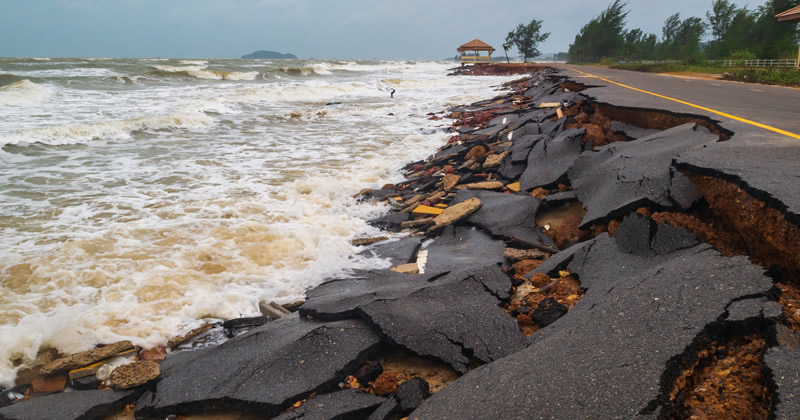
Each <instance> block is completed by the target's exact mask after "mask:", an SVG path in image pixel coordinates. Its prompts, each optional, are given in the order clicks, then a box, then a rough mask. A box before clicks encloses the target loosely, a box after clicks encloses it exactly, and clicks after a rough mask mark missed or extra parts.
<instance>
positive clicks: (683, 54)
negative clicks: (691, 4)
mask: <svg viewBox="0 0 800 420" xmlns="http://www.w3.org/2000/svg"><path fill="white" fill-rule="evenodd" d="M705 31H706V28H705V25H704V24H703V21H702V19H700V18H698V17H690V18H686V19H684V20H681V15H680V13H675V14H674V15H672V16H670V17H668V18H667V20H666V21H664V28H663V29H662V32H663V36H664V38H663V41H662V42H661V45H660V56H661V57H662V58H664V59H672V60H676V59H678V60H693V61H698V60H702V57H701V50H700V38H701V37H702V36H703V34H704V33H705Z"/></svg>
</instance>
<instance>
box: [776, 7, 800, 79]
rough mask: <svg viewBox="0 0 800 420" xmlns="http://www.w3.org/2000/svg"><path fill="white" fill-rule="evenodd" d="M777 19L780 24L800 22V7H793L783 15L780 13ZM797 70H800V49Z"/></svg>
mask: <svg viewBox="0 0 800 420" xmlns="http://www.w3.org/2000/svg"><path fill="white" fill-rule="evenodd" d="M775 17H776V18H778V22H791V21H794V20H800V6H797V7H792V8H791V9H789V10H787V11H785V12H783V13H778V14H777V15H775ZM797 68H798V69H800V49H798V50H797Z"/></svg>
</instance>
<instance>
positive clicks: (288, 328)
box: [136, 314, 380, 417]
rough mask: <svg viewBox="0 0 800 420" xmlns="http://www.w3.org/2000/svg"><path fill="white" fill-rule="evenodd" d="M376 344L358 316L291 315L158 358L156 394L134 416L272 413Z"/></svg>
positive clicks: (348, 367) (327, 382)
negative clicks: (336, 318)
mask: <svg viewBox="0 0 800 420" xmlns="http://www.w3.org/2000/svg"><path fill="white" fill-rule="evenodd" d="M379 341H380V340H379V337H378V336H377V334H375V333H374V332H373V331H372V329H371V328H370V327H369V326H367V325H366V324H365V323H363V322H361V321H358V320H345V321H337V322H317V321H309V320H306V319H301V318H299V317H298V315H297V314H292V315H290V316H288V317H286V318H282V319H279V320H277V321H273V322H270V323H267V324H265V325H263V326H261V327H258V328H256V329H254V330H252V331H250V332H248V333H245V334H242V335H239V336H236V337H234V338H232V339H231V340H229V341H226V342H225V343H223V344H221V345H219V346H216V347H211V348H208V349H205V350H199V351H193V352H185V353H183V356H181V357H179V358H177V359H176V360H175V361H173V362H170V359H172V358H173V355H171V356H170V357H168V358H167V359H166V360H165V361H164V364H167V365H168V366H166V367H164V369H163V376H164V379H162V380H161V381H160V382H159V383H158V385H157V389H156V392H154V393H147V394H145V395H144V396H143V397H142V398H141V399H140V400H139V402H138V403H137V407H136V415H137V417H163V416H166V415H169V414H189V413H196V412H209V411H210V410H212V409H213V410H214V411H244V412H254V411H255V412H258V413H259V414H260V415H263V416H267V417H270V416H276V415H278V414H279V413H280V412H282V411H284V410H286V409H287V408H288V407H289V405H290V404H292V403H294V402H295V401H298V400H300V399H303V398H306V397H308V396H309V395H310V394H311V393H313V392H316V393H324V392H327V391H333V390H334V389H336V384H337V383H338V382H339V381H341V380H342V379H343V378H345V377H346V376H347V375H348V374H350V373H351V372H352V371H353V370H355V368H356V367H358V366H361V365H363V363H364V361H365V360H366V359H367V358H369V357H370V356H371V355H372V354H373V352H374V350H375V349H377V346H378V344H379ZM192 353H196V354H192ZM177 355H178V356H180V355H181V353H179V354H177ZM162 367H163V365H162Z"/></svg>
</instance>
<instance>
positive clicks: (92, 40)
mask: <svg viewBox="0 0 800 420" xmlns="http://www.w3.org/2000/svg"><path fill="white" fill-rule="evenodd" d="M609 3H610V1H604V0H603V1H597V0H563V1H561V2H554V1H552V0H548V1H544V0H535V1H531V0H505V1H503V2H502V3H495V2H487V1H478V0H461V1H459V2H452V1H447V2H445V1H435V0H434V1H431V0H427V1H422V0H405V1H402V2H401V1H388V0H337V1H331V0H169V1H163V0H114V1H111V0H25V1H18V0H0V5H1V6H2V9H3V13H2V14H0V39H3V42H2V43H0V56H51V57H91V56H94V57H98V56H103V57H156V56H159V57H181V58H183V57H204V58H205V57H208V58H232V57H238V56H240V55H242V54H246V53H249V52H252V51H254V50H258V49H269V50H274V51H279V52H292V53H294V54H296V55H298V56H300V57H303V58H309V57H316V58H334V57H335V58H342V59H350V58H378V59H441V58H444V57H448V56H453V55H455V54H456V51H455V49H456V48H457V47H458V46H459V45H461V44H463V43H465V42H467V41H470V40H472V39H473V38H480V39H482V40H483V41H485V42H488V43H489V44H491V45H493V46H494V47H495V48H497V49H499V50H500V51H499V53H496V54H500V55H502V48H501V45H502V43H503V39H504V38H505V35H506V33H507V32H508V31H509V30H511V29H512V28H513V27H514V26H516V25H517V24H518V23H520V22H527V21H530V20H531V19H534V18H535V19H542V20H544V25H543V26H544V30H546V31H549V32H551V33H552V34H551V36H550V39H549V40H548V41H546V42H545V43H544V44H543V45H542V46H541V48H540V50H542V51H544V52H558V51H566V50H567V48H568V46H569V43H570V42H572V40H573V39H574V37H575V34H576V33H577V32H578V30H580V28H581V27H582V26H583V25H584V24H586V23H587V22H588V21H589V19H591V18H592V17H594V16H596V15H597V14H599V13H600V11H602V10H603V9H604V8H605V7H607V6H608V4H609ZM739 4H740V5H743V4H744V3H743V2H740V3H739ZM760 4H761V3H758V4H756V6H757V5H760ZM710 7H711V0H707V1H697V0H673V1H670V2H661V1H653V0H629V1H628V9H630V14H629V15H628V27H629V28H641V29H643V30H644V31H645V32H648V33H655V34H656V35H660V34H661V26H662V24H663V22H664V20H665V19H666V18H667V17H668V16H669V15H671V14H672V13H674V12H676V11H680V12H681V15H682V16H684V17H689V16H700V17H705V12H706V11H707V10H709V9H710ZM751 7H752V6H751Z"/></svg>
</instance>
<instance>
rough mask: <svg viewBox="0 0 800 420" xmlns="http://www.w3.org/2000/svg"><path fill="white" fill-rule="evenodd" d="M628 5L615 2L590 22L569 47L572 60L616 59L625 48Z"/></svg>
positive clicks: (619, 1)
mask: <svg viewBox="0 0 800 420" xmlns="http://www.w3.org/2000/svg"><path fill="white" fill-rule="evenodd" d="M625 6H626V4H625V3H623V2H622V1H621V0H614V2H613V3H611V4H610V5H609V6H608V8H606V10H604V11H602V12H601V13H600V15H599V16H597V17H595V18H594V19H592V20H590V21H589V23H587V24H586V25H584V27H583V28H581V30H580V32H579V33H578V34H577V35H575V42H573V43H572V44H570V46H569V57H570V60H573V61H575V60H577V61H599V60H600V59H602V58H603V57H616V56H618V55H620V54H622V53H623V49H624V47H625V39H624V35H625V18H626V17H627V16H628V12H627V11H625Z"/></svg>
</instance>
